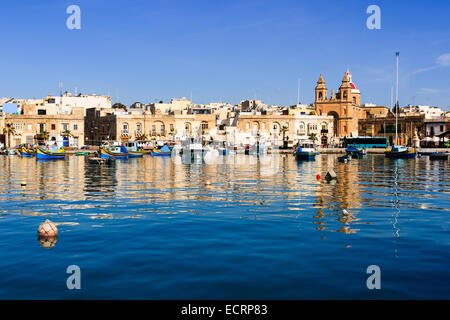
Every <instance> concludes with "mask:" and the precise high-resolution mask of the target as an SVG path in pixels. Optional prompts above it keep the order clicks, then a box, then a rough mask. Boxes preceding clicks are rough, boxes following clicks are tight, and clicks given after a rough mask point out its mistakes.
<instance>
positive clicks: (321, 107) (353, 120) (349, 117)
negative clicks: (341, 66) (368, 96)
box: [315, 71, 366, 137]
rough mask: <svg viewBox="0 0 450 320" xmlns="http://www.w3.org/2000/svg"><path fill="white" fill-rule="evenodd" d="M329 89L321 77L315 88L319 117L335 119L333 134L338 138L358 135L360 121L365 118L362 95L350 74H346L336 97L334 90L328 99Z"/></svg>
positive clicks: (316, 107)
mask: <svg viewBox="0 0 450 320" xmlns="http://www.w3.org/2000/svg"><path fill="white" fill-rule="evenodd" d="M327 94H328V88H327V86H326V85H325V81H324V79H323V76H322V75H320V77H319V80H318V81H317V86H316V88H315V109H316V114H317V115H328V116H332V117H333V118H334V125H333V130H334V132H333V134H334V136H338V137H349V136H357V135H358V120H359V119H364V118H365V115H366V113H365V111H364V109H363V108H362V107H361V94H360V92H359V90H358V88H357V87H356V85H355V84H354V83H353V82H352V76H351V74H350V72H348V71H347V72H346V73H345V75H344V78H343V79H342V83H341V86H340V87H339V90H338V91H337V93H336V95H335V93H334V90H332V91H331V96H330V97H329V98H328V96H327Z"/></svg>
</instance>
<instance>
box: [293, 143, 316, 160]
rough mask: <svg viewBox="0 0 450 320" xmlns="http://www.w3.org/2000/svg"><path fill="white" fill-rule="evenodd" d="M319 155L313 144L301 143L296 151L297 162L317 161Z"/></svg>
mask: <svg viewBox="0 0 450 320" xmlns="http://www.w3.org/2000/svg"><path fill="white" fill-rule="evenodd" d="M318 154H319V153H318V152H317V150H316V146H315V145H314V144H313V143H301V144H299V146H298V147H297V150H295V152H294V155H295V158H296V159H297V160H307V161H309V160H315V159H316V155H318Z"/></svg>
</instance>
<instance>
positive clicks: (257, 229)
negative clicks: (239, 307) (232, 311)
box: [0, 154, 450, 299]
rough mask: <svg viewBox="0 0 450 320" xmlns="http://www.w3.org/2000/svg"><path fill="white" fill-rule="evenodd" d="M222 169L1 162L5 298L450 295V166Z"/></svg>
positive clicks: (276, 163) (283, 158) (371, 158)
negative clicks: (375, 279)
mask: <svg viewBox="0 0 450 320" xmlns="http://www.w3.org/2000/svg"><path fill="white" fill-rule="evenodd" d="M219 160H220V161H217V162H212V163H204V162H203V163H201V162H200V163H183V162H182V161H174V159H171V158H169V157H150V156H145V157H144V158H140V159H129V160H120V161H117V162H116V164H115V165H97V164H91V163H88V161H86V159H85V158H84V157H77V156H70V157H66V159H65V160H57V161H44V162H38V161H36V160H35V159H34V158H21V157H18V156H0V235H1V236H0V239H1V246H0V298H1V299H341V298H344V299H351V298H356V299H391V298H402V299H403V298H407V299H408V298H425V299H431V298H433V299H435V298H444V299H449V298H450V290H449V287H450V268H449V265H450V162H449V161H430V160H429V158H428V157H425V156H424V157H422V158H420V159H411V160H401V159H400V160H392V159H386V158H385V157H384V156H383V155H367V156H366V157H365V158H363V159H354V160H352V161H351V162H349V163H340V162H338V161H337V155H333V154H328V155H325V154H323V155H320V156H317V157H316V161H309V162H297V161H296V160H295V158H294V157H293V156H292V155H291V154H290V155H277V154H274V155H267V156H261V157H256V156H253V155H238V156H232V155H230V156H227V157H222V156H221V157H220V159H219ZM330 168H331V169H333V170H334V171H335V172H336V174H337V177H338V179H337V180H336V181H332V182H331V183H329V182H327V181H326V180H325V179H324V177H325V175H326V173H327V171H328V170H329V169H330ZM318 174H319V175H320V176H321V178H318V177H317V175H318ZM23 181H25V182H26V185H24V186H22V185H21V183H22V182H23ZM344 210H345V211H346V212H344ZM46 219H49V220H51V221H53V222H55V223H57V224H58V229H59V236H58V239H57V240H55V241H53V242H50V243H49V242H42V241H39V240H38V237H37V228H38V226H39V224H40V223H42V222H43V221H45V220H46ZM71 265H76V266H79V268H80V272H81V289H80V290H76V289H74V290H69V289H68V287H67V279H68V277H69V276H70V274H68V273H67V268H68V266H71ZM371 265H376V266H379V268H380V274H381V279H380V283H381V289H379V290H377V289H373V290H369V289H368V287H367V279H368V278H369V277H370V275H371V274H368V273H367V268H368V267H369V266H371Z"/></svg>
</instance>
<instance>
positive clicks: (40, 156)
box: [36, 146, 66, 160]
mask: <svg viewBox="0 0 450 320" xmlns="http://www.w3.org/2000/svg"><path fill="white" fill-rule="evenodd" d="M65 157H66V150H64V149H58V148H53V150H51V149H50V148H49V149H45V148H43V147H41V146H38V147H37V149H36V160H58V159H64V158H65Z"/></svg>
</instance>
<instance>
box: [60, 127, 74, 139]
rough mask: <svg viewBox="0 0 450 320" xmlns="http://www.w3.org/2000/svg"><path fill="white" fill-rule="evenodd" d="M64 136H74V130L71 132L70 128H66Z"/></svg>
mask: <svg viewBox="0 0 450 320" xmlns="http://www.w3.org/2000/svg"><path fill="white" fill-rule="evenodd" d="M61 135H62V136H63V137H73V134H72V132H70V130H69V129H66V130H64V131H63V133H62V134H61Z"/></svg>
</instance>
